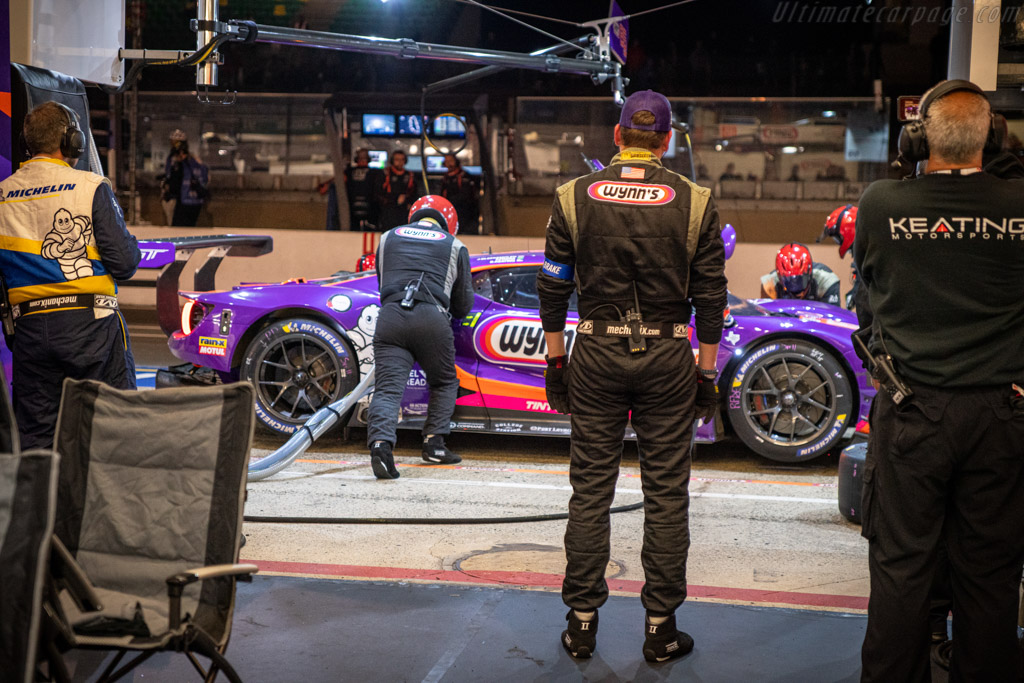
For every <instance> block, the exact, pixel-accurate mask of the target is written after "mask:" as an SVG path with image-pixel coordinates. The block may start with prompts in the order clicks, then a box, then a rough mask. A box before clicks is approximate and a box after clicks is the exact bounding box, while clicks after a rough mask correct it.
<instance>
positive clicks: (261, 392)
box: [242, 318, 359, 434]
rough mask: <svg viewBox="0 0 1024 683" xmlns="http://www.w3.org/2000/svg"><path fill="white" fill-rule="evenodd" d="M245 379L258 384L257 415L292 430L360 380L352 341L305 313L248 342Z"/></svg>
mask: <svg viewBox="0 0 1024 683" xmlns="http://www.w3.org/2000/svg"><path fill="white" fill-rule="evenodd" d="M242 379H244V380H245V381H247V382H251V383H252V385H253V386H254V387H256V417H258V418H259V420H260V422H262V423H263V424H264V425H265V426H267V427H268V428H270V429H271V430H273V431H275V432H279V433H281V434H291V433H292V432H294V431H295V430H296V429H297V428H299V427H300V426H301V425H302V424H304V423H305V422H306V420H307V419H309V417H310V416H311V415H312V414H313V413H315V412H316V411H317V410H319V409H320V408H322V407H324V406H326V405H329V404H331V403H333V402H334V401H336V400H338V399H339V398H341V397H342V396H344V395H345V394H347V393H349V392H350V391H352V389H353V388H354V387H355V386H356V384H358V382H359V363H358V360H357V359H356V355H355V352H354V351H353V350H352V347H351V346H349V344H348V343H347V342H346V341H345V340H344V339H343V338H342V337H341V336H340V335H338V333H337V332H335V331H334V330H333V329H332V328H330V327H328V326H327V325H325V324H323V323H321V322H318V321H315V320H306V319H302V318H294V319H291V320H282V321H279V322H275V323H274V324H272V325H270V326H268V327H267V328H266V329H264V330H263V331H262V332H260V333H259V335H258V336H257V337H256V338H255V339H254V340H253V341H252V343H251V344H249V348H248V349H246V351H245V358H244V359H243V361H242Z"/></svg>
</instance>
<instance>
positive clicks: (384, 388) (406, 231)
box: [367, 220, 473, 447]
mask: <svg viewBox="0 0 1024 683" xmlns="http://www.w3.org/2000/svg"><path fill="white" fill-rule="evenodd" d="M377 282H378V283H379V284H380V303H381V309H380V313H379V315H378V317H377V327H376V330H375V332H374V337H373V353H374V359H375V360H374V362H375V363H376V364H377V377H376V381H375V385H374V393H373V400H372V401H371V403H370V413H369V424H368V426H367V444H368V445H370V446H371V447H372V445H373V444H374V442H376V441H384V442H387V443H388V444H390V445H392V446H393V445H394V444H395V430H396V429H397V428H398V412H399V410H400V408H401V403H402V394H403V393H405V385H406V383H407V382H408V381H409V371H410V370H412V366H413V363H419V365H420V367H421V368H422V369H423V372H424V373H426V378H427V385H428V386H429V387H430V402H429V403H428V404H427V420H426V423H424V425H423V434H424V435H431V434H433V435H446V434H449V433H450V432H451V419H452V413H453V412H454V411H455V400H456V398H458V390H459V380H458V377H457V376H456V374H455V340H454V335H453V334H452V326H451V318H452V316H454V317H456V318H462V317H464V316H465V315H466V314H467V313H469V310H470V309H471V308H472V307H473V277H472V275H471V273H470V270H469V251H467V249H466V247H465V245H463V244H462V242H460V241H459V240H458V239H456V238H455V236H454V235H450V234H448V233H447V232H445V231H444V229H443V228H442V227H440V226H439V225H438V224H437V223H435V222H432V221H429V220H422V221H419V222H418V223H413V224H410V225H403V226H399V227H397V228H394V229H392V230H389V231H388V232H386V233H384V234H383V235H381V238H380V246H378V247H377ZM409 289H412V290H413V291H412V294H411V295H409V296H407V290H409ZM406 299H408V302H407V303H406V304H403V300H406Z"/></svg>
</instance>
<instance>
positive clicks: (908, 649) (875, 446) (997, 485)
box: [861, 386, 1024, 683]
mask: <svg viewBox="0 0 1024 683" xmlns="http://www.w3.org/2000/svg"><path fill="white" fill-rule="evenodd" d="M913 389H914V391H915V396H914V397H913V399H912V400H911V401H910V403H909V405H904V406H900V407H897V406H896V405H895V404H893V402H892V400H891V399H890V398H889V396H888V395H887V394H886V393H885V392H884V391H882V392H879V395H878V398H876V399H875V403H874V416H873V419H872V423H871V438H872V440H873V441H872V448H871V449H869V452H868V459H867V466H866V468H865V474H864V491H863V496H864V500H863V508H864V520H863V526H862V533H863V535H864V536H865V537H866V538H867V539H868V541H869V546H868V547H869V553H868V562H869V568H870V572H871V597H870V601H869V603H868V628H867V633H866V635H865V637H864V647H863V650H862V667H863V668H862V673H861V680H862V681H865V682H867V681H885V682H886V683H889V682H905V681H914V682H917V681H929V680H930V679H931V671H930V665H929V631H930V628H929V623H928V622H929V618H928V616H929V596H930V595H931V594H932V591H933V589H934V588H933V582H934V574H935V571H936V566H937V564H939V563H937V558H938V557H939V554H940V548H941V546H942V544H943V543H945V547H946V551H947V553H948V557H949V572H950V586H951V588H952V594H953V642H954V650H955V651H954V654H953V657H952V662H951V668H950V675H949V680H950V681H953V682H968V681H970V682H973V681H985V682H986V683H997V682H1000V681H1014V680H1016V676H1017V668H1016V667H1017V657H1018V654H1017V637H1016V626H1017V605H1018V594H1017V591H1018V588H1019V587H1020V581H1021V566H1022V563H1024V533H1022V531H1021V530H1022V529H1024V409H1022V408H1020V407H1015V406H1014V405H1013V403H1012V402H1011V400H1010V396H1011V394H1010V387H1008V386H1006V387H999V388H979V389H959V390H949V389H939V388H935V387H927V386H914V387H913Z"/></svg>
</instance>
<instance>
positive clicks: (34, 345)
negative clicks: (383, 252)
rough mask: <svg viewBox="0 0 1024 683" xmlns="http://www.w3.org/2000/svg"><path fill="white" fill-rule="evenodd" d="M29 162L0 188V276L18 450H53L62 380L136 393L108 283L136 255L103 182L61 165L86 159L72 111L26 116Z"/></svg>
mask: <svg viewBox="0 0 1024 683" xmlns="http://www.w3.org/2000/svg"><path fill="white" fill-rule="evenodd" d="M24 144H25V145H26V147H27V148H28V151H29V153H30V154H32V158H31V159H29V160H28V161H27V162H25V163H24V164H23V165H22V166H21V168H20V169H18V171H17V172H16V173H14V174H13V175H12V176H10V177H9V178H7V179H6V180H4V181H3V182H0V240H2V242H0V272H2V273H3V276H4V279H5V281H6V285H7V292H8V296H9V299H10V305H11V310H12V313H13V317H14V332H15V334H14V349H13V351H14V369H13V385H14V413H15V417H16V418H17V421H18V432H19V434H20V435H21V446H22V448H24V449H28V448H50V447H51V446H52V444H53V432H54V426H55V424H56V421H57V408H58V405H59V403H60V395H61V384H62V383H63V381H64V378H65V377H73V378H75V379H96V380H100V381H103V382H106V383H107V384H110V385H111V386H114V387H117V388H120V389H134V388H135V361H134V359H133V358H132V351H131V343H130V342H129V340H128V329H127V327H126V326H125V323H124V318H122V317H121V313H120V311H119V310H118V307H117V286H116V285H115V283H114V280H115V278H116V279H118V280H126V279H128V278H130V277H131V276H132V275H133V274H134V273H135V269H136V267H137V266H138V264H139V259H140V258H141V253H140V252H139V245H138V242H137V241H136V239H135V238H134V237H133V236H132V235H131V234H129V232H128V229H127V228H126V227H125V222H124V215H123V214H122V212H121V208H120V207H119V206H118V204H117V201H116V200H115V199H114V193H113V191H112V189H111V187H110V182H109V181H108V180H107V179H106V178H104V177H103V176H101V175H97V174H95V173H90V172H88V171H78V170H75V169H73V168H72V167H71V166H69V165H68V163H69V162H71V163H74V160H75V159H77V158H78V157H80V156H81V155H82V154H84V153H85V144H86V143H85V136H84V135H83V133H82V131H81V130H80V129H79V127H78V123H77V120H76V116H75V114H74V112H73V111H72V110H71V109H70V108H68V107H66V106H64V105H62V104H58V103H57V102H44V103H42V104H40V105H39V106H37V107H35V108H34V109H33V110H32V111H30V112H29V113H28V114H27V115H26V116H25V122H24Z"/></svg>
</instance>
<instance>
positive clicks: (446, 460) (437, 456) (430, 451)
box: [423, 434, 462, 465]
mask: <svg viewBox="0 0 1024 683" xmlns="http://www.w3.org/2000/svg"><path fill="white" fill-rule="evenodd" d="M423 459H424V460H426V461H427V462H432V463H434V464H437V465H454V464H456V463H460V462H462V458H460V457H459V456H457V455H455V454H454V453H452V452H451V451H450V450H448V447H447V446H445V445H444V437H443V436H441V435H439V434H435V435H434V436H432V437H430V438H429V439H427V440H426V441H424V442H423Z"/></svg>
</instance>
